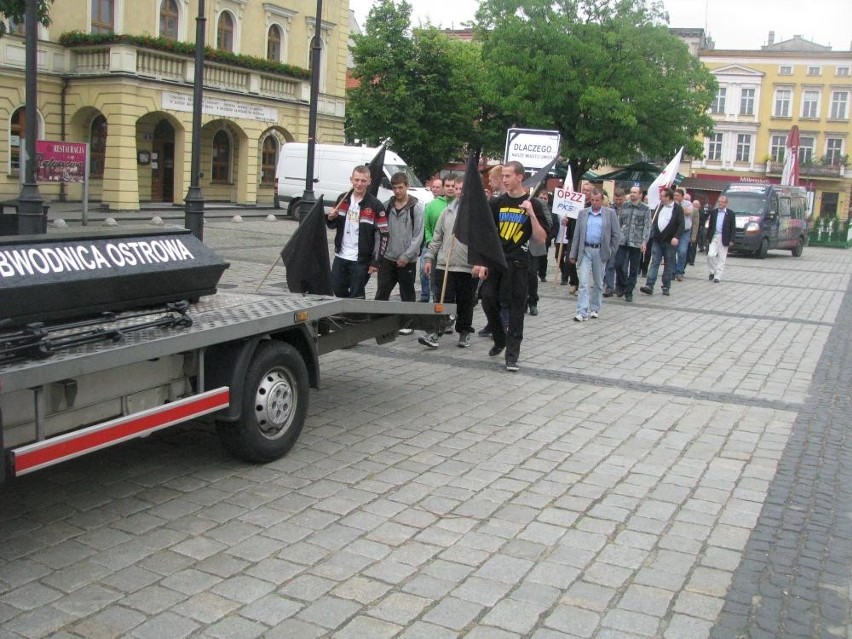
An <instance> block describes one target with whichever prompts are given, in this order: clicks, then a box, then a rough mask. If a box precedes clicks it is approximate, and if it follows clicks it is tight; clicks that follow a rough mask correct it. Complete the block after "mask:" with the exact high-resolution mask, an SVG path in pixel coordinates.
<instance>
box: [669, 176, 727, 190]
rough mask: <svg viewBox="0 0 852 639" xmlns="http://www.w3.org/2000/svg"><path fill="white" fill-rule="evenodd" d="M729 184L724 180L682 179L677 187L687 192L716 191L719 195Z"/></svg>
mask: <svg viewBox="0 0 852 639" xmlns="http://www.w3.org/2000/svg"><path fill="white" fill-rule="evenodd" d="M729 184H730V182H728V181H724V180H708V179H706V178H692V177H688V178H684V179H683V182H681V183H680V184H679V185H678V186H680V187H681V188H682V189H686V190H687V191H690V190H695V191H716V192H717V193H721V192H722V191H724V190H725V189H726V188H727V187H728V185H729Z"/></svg>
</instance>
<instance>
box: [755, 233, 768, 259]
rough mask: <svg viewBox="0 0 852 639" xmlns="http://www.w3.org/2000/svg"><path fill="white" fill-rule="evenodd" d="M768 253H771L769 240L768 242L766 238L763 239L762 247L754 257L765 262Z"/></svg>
mask: <svg viewBox="0 0 852 639" xmlns="http://www.w3.org/2000/svg"><path fill="white" fill-rule="evenodd" d="M768 252H769V240H767V239H766V238H763V241H762V242H761V243H760V246H759V247H758V249H757V250H756V251H755V252H754V256H755V257H756V258H757V259H759V260H763V259H766V254H767V253H768Z"/></svg>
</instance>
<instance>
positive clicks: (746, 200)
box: [726, 193, 766, 215]
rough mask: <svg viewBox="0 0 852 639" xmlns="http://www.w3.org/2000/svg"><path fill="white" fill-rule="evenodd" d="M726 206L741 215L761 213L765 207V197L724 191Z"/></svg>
mask: <svg viewBox="0 0 852 639" xmlns="http://www.w3.org/2000/svg"><path fill="white" fill-rule="evenodd" d="M726 195H727V196H728V208H729V209H731V210H732V211H733V212H734V213H739V214H741V215H762V214H763V211H764V210H765V207H766V198H765V197H763V196H762V195H756V194H754V195H752V194H750V193H726Z"/></svg>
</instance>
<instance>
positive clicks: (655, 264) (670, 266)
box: [645, 240, 675, 291]
mask: <svg viewBox="0 0 852 639" xmlns="http://www.w3.org/2000/svg"><path fill="white" fill-rule="evenodd" d="M661 259H662V260H665V261H664V264H663V290H664V291H667V290H668V289H669V287H670V286H671V285H672V271H673V270H674V262H675V247H674V246H672V245H671V243H670V242H666V243H663V242H660V241H659V240H651V265H650V266H649V267H648V280H647V282H645V284H646V286H648V287H649V288H651V289H653V288H654V284H656V283H657V273H658V272H659V270H660V260H661Z"/></svg>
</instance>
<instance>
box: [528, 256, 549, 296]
mask: <svg viewBox="0 0 852 639" xmlns="http://www.w3.org/2000/svg"><path fill="white" fill-rule="evenodd" d="M542 264H547V255H530V269H529V270H530V281H529V286H528V287H527V304H529V305H530V306H536V305H538V278H539V276H540V275H541V265H542ZM546 269H547V266H545V273H546V272H547V270H546Z"/></svg>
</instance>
